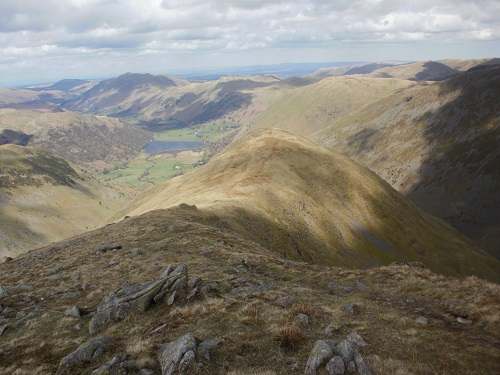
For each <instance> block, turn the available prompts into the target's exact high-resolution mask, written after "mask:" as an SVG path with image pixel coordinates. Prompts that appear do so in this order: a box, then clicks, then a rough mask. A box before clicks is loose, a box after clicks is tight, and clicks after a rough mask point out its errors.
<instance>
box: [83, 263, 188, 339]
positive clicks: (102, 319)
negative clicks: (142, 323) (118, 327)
mask: <svg viewBox="0 0 500 375" xmlns="http://www.w3.org/2000/svg"><path fill="white" fill-rule="evenodd" d="M170 268H171V266H169V267H168V268H167V269H166V270H165V271H164V272H163V273H162V277H161V278H160V279H157V280H154V281H151V282H148V283H142V284H134V285H128V286H125V287H123V288H120V289H118V290H116V291H114V292H112V293H110V294H108V295H107V296H106V297H105V298H104V299H103V300H102V302H101V304H100V305H99V307H98V308H97V311H96V313H95V315H94V317H93V318H92V320H91V322H90V326H89V330H90V334H94V333H95V332H96V331H97V330H98V329H99V328H100V327H101V326H102V325H103V324H106V323H107V322H109V321H117V320H122V319H124V318H125V317H126V316H127V314H128V312H129V311H130V310H136V311H140V312H144V311H146V309H147V308H148V307H149V306H150V305H151V304H153V303H158V302H160V301H161V300H162V299H163V298H164V297H165V296H166V295H167V294H170V298H169V300H168V303H169V305H171V304H173V303H174V302H175V300H178V299H180V298H183V297H184V296H185V294H186V290H185V289H186V287H187V285H188V273H187V271H188V269H187V266H186V265H185V264H181V265H179V266H178V267H177V268H176V269H175V270H173V271H171V270H170Z"/></svg>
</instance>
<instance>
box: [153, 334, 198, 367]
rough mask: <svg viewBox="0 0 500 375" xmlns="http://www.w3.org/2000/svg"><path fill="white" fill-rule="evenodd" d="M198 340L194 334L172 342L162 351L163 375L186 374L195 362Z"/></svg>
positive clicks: (161, 364)
mask: <svg viewBox="0 0 500 375" xmlns="http://www.w3.org/2000/svg"><path fill="white" fill-rule="evenodd" d="M195 353H196V339H195V338H194V336H193V334H192V333H186V334H185V335H184V336H182V337H181V338H179V339H177V340H175V341H172V342H170V343H169V344H167V345H165V346H164V347H163V348H162V349H161V350H160V356H159V360H160V366H161V373H162V375H173V374H185V373H186V372H187V370H188V368H189V366H190V365H191V364H192V363H193V361H194V360H195Z"/></svg>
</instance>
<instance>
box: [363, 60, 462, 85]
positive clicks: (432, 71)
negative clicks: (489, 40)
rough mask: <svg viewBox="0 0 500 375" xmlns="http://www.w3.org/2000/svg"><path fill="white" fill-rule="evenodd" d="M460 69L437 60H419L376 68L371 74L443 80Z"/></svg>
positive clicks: (420, 79) (421, 79) (410, 78)
mask: <svg viewBox="0 0 500 375" xmlns="http://www.w3.org/2000/svg"><path fill="white" fill-rule="evenodd" d="M457 74H458V71H457V70H455V69H453V68H450V67H449V66H447V65H445V64H442V63H440V62H436V61H417V62H413V63H408V64H398V65H395V66H390V67H385V68H380V69H376V70H374V71H373V72H371V73H370V74H369V76H371V77H376V78H397V79H408V80H411V81H441V80H443V79H445V78H448V77H452V76H454V75H457Z"/></svg>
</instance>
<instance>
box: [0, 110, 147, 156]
mask: <svg viewBox="0 0 500 375" xmlns="http://www.w3.org/2000/svg"><path fill="white" fill-rule="evenodd" d="M5 130H13V131H16V132H20V133H24V134H28V135H30V136H32V137H31V140H30V142H29V145H30V146H38V147H44V148H46V149H49V150H51V151H52V152H54V153H55V154H56V155H59V156H61V157H63V158H64V159H66V160H68V161H71V162H72V163H75V164H78V165H90V164H92V163H94V162H96V161H104V162H106V163H113V162H116V161H123V160H126V159H129V158H131V157H133V156H135V154H136V153H137V152H138V151H139V150H141V149H142V148H143V147H144V146H145V145H146V144H147V143H148V142H149V141H150V140H151V139H152V135H151V133H149V132H147V131H145V130H142V129H138V128H136V127H133V126H129V125H126V124H124V123H123V122H121V121H118V120H116V119H111V118H107V117H103V116H91V115H84V114H81V113H76V112H58V113H40V112H37V111H17V110H12V109H10V110H9V109H4V110H3V111H2V112H0V132H3V131H5Z"/></svg>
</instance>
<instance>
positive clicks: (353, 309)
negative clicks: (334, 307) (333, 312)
mask: <svg viewBox="0 0 500 375" xmlns="http://www.w3.org/2000/svg"><path fill="white" fill-rule="evenodd" d="M342 311H344V312H345V313H347V314H349V315H354V314H356V313H358V312H359V306H358V305H356V304H355V303H348V304H345V305H343V306H342Z"/></svg>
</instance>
